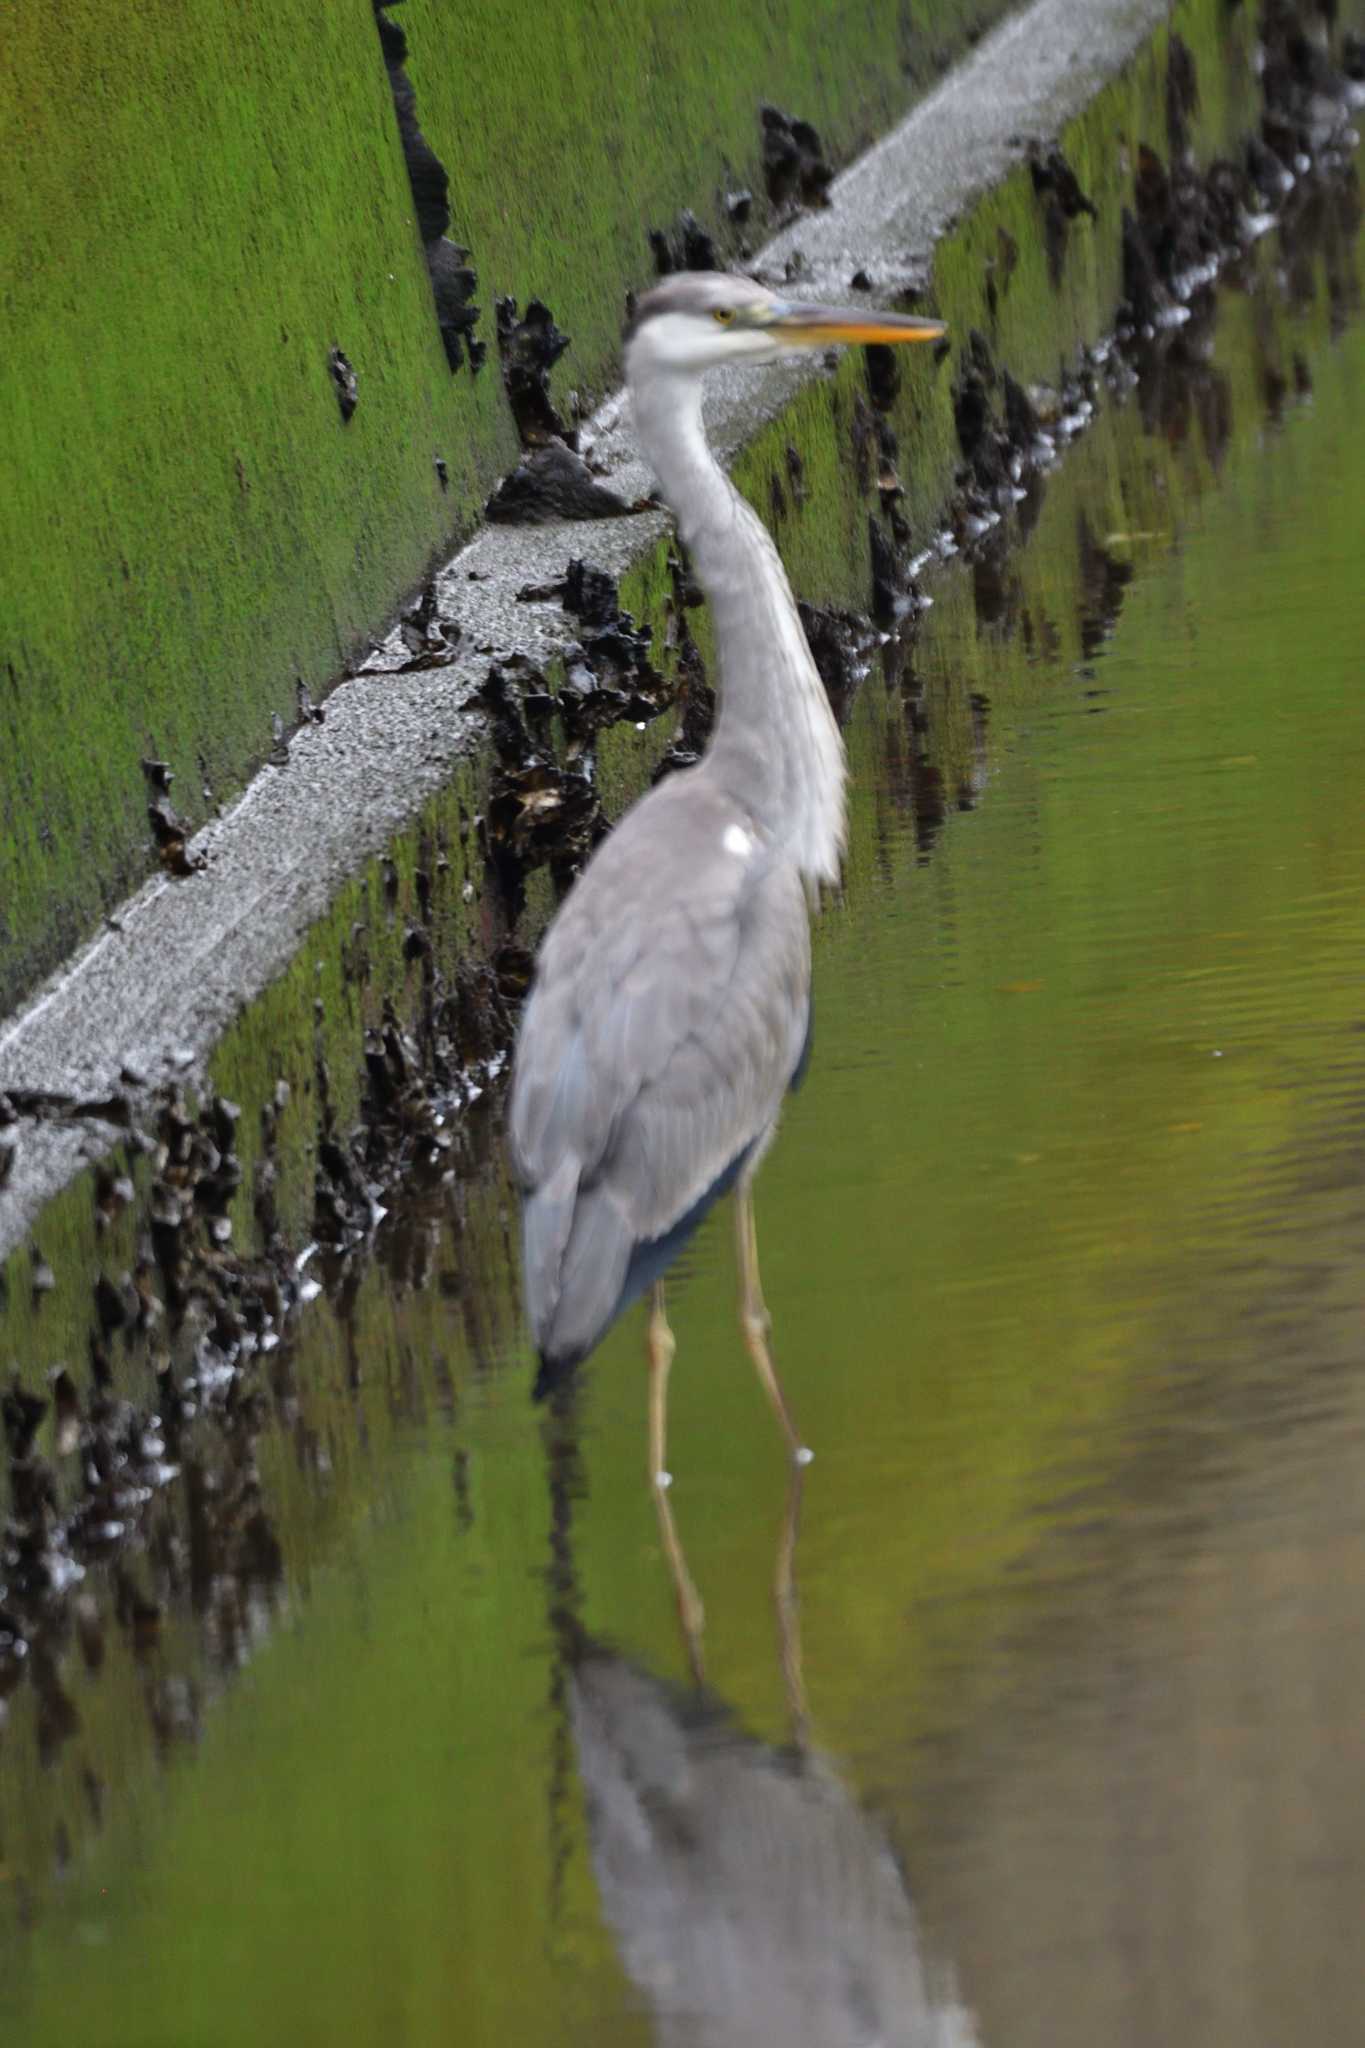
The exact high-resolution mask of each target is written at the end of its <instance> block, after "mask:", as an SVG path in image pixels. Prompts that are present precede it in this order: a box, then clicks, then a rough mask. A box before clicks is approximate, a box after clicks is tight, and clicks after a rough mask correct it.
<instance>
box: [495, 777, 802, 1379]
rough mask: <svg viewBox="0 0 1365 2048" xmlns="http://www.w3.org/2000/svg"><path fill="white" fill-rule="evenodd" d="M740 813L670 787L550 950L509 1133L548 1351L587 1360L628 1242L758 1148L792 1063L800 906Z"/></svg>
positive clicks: (619, 844) (689, 788)
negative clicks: (742, 822) (755, 1145)
mask: <svg viewBox="0 0 1365 2048" xmlns="http://www.w3.org/2000/svg"><path fill="white" fill-rule="evenodd" d="M736 820H737V812H736V810H735V807H734V805H733V803H732V801H731V800H729V799H727V798H725V797H724V796H722V795H721V794H720V793H719V792H716V791H713V790H711V789H710V788H709V786H708V785H707V784H706V782H705V780H704V778H703V777H702V776H689V777H686V778H684V777H681V776H679V777H675V778H674V779H673V780H672V781H670V782H669V783H666V784H665V785H664V786H663V787H662V788H661V789H659V790H657V791H656V792H655V793H654V794H653V795H652V796H651V797H650V798H648V799H647V800H646V801H645V803H643V804H641V805H639V806H637V808H636V809H635V810H634V811H633V812H631V813H630V814H629V815H628V816H627V818H626V819H624V820H623V821H622V824H621V825H620V826H619V827H618V828H617V831H616V832H615V833H614V834H613V835H612V837H611V838H610V839H609V840H608V841H607V842H606V843H605V845H604V846H603V847H602V848H601V849H600V851H599V853H598V854H597V856H596V858H595V859H594V860H593V862H592V863H591V865H590V866H589V867H588V868H587V870H586V871H585V872H584V874H583V876H582V877H581V879H580V881H579V882H578V884H577V885H576V887H575V889H574V890H573V891H572V893H571V895H570V896H569V898H568V900H567V901H566V903H565V905H564V907H563V909H562V911H561V912H560V915H559V916H558V918H557V919H556V920H555V923H554V925H553V927H552V929H551V931H550V933H549V935H548V938H547V940H546V943H545V946H544V949H543V951H542V955H541V960H540V965H539V968H538V971H537V977H536V982H535V985H534V988H533V990H532V993H531V996H530V999H529V1001H528V1004H527V1009H526V1014H525V1017H524V1019H523V1023H522V1030H521V1036H520V1040H519V1043H518V1047H517V1055H516V1062H515V1068H514V1076H513V1087H512V1100H511V1111H510V1136H511V1147H512V1156H513V1163H514V1165H515V1167H516V1171H517V1174H518V1177H519V1179H520V1181H521V1183H522V1186H523V1189H524V1191H525V1197H526V1199H525V1205H524V1234H525V1284H526V1297H527V1305H528V1310H529V1313H530V1319H531V1325H532V1329H533V1331H534V1334H535V1337H536V1341H537V1344H538V1346H539V1348H540V1349H541V1351H542V1353H543V1354H545V1355H546V1356H547V1357H551V1358H561V1357H570V1356H576V1355H581V1353H582V1352H583V1351H584V1350H586V1349H588V1348H590V1347H591V1345H592V1344H593V1343H594V1342H595V1341H596V1339H597V1337H598V1336H599V1335H600V1334H601V1331H602V1330H603V1329H604V1328H605V1326H606V1324H607V1323H608V1322H609V1321H610V1319H611V1317H612V1315H613V1314H614V1313H615V1309H616V1306H617V1303H618V1301H619V1299H620V1294H621V1289H622V1285H623V1282H624V1279H625V1273H626V1269H627V1266H628V1264H629V1261H630V1256H631V1253H632V1251H633V1250H634V1248H635V1246H636V1245H638V1244H640V1243H643V1242H648V1241H652V1240H655V1239H657V1238H659V1237H662V1236H664V1235H665V1234H666V1233H667V1232H668V1231H669V1230H670V1229H671V1228H672V1227H673V1226H674V1225H675V1224H676V1223H677V1222H678V1221H679V1220H680V1219H681V1218H683V1217H684V1216H686V1215H687V1213H688V1211H689V1210H690V1209H691V1208H692V1207H693V1206H694V1205H695V1204H696V1203H697V1202H698V1201H699V1200H700V1199H701V1197H702V1196H703V1195H705V1193H706V1192H707V1190H708V1189H709V1188H710V1187H711V1186H712V1185H713V1184H714V1183H715V1182H716V1180H717V1179H718V1178H719V1177H720V1176H721V1175H722V1174H723V1173H724V1172H725V1170H726V1169H727V1167H729V1166H730V1165H731V1164H732V1163H733V1161H734V1160H735V1159H736V1158H737V1157H738V1156H739V1155H740V1154H742V1153H743V1152H744V1151H745V1150H746V1149H747V1148H748V1147H749V1146H750V1145H751V1144H752V1143H753V1142H754V1141H755V1139H757V1138H758V1137H760V1136H761V1135H762V1133H763V1132H764V1131H765V1130H766V1129H767V1128H768V1126H769V1124H770V1123H771V1122H772V1120H773V1118H774V1117H775V1116H776V1114H777V1110H778V1107H779V1105H780V1103H781V1100H782V1095H783V1092H784V1090H785V1088H786V1086H787V1083H788V1082H789V1080H790V1078H791V1075H792V1072H793V1070H794V1068H795V1065H796V1062H797V1060H798V1058H799V1056H800V1050H801V1046H802V1043H803V1041H804V1036H805V1029H806V1020H807V1013H808V1008H809V978H810V939H809V929H808V924H807V915H806V906H805V899H804V895H803V892H802V889H801V885H800V881H799V878H798V877H797V875H796V873H795V871H794V869H792V868H790V867H789V866H787V865H785V864H775V863H773V862H772V861H771V860H770V859H769V858H768V857H767V856H766V855H765V853H764V851H763V850H762V849H761V848H760V847H759V846H758V843H757V841H756V839H755V838H754V837H753V836H752V835H751V834H749V833H747V832H745V831H744V830H743V828H741V827H739V826H738V825H737V823H736ZM736 849H740V850H738V851H737V850H736Z"/></svg>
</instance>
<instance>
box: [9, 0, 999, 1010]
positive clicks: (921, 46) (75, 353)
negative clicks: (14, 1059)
mask: <svg viewBox="0 0 1365 2048" xmlns="http://www.w3.org/2000/svg"><path fill="white" fill-rule="evenodd" d="M1001 11H1003V0H919V4H917V5H915V6H913V7H911V6H907V5H904V4H902V0H765V4H763V5H761V6H758V5H753V6H749V5H746V6H741V7H735V6H733V5H732V4H729V0H689V4H688V5H687V6H685V7H683V8H665V7H662V6H659V5H658V4H657V0H603V4H598V5H594V6H588V5H587V4H586V0H463V4H460V5H458V6H457V5H455V4H454V0H408V4H407V5H406V6H404V7H403V8H402V9H401V12H399V13H397V14H395V16H394V18H395V19H396V20H398V21H400V22H401V24H402V26H403V28H404V31H405V33H406V35H407V37H408V39H409V42H410V45H411V60H410V65H409V69H410V73H411V77H412V80H413V84H414V86H415V88H416V92H417V96H418V109H419V115H420V118H421V120H422V123H423V126H424V129H425V132H426V134H427V136H428V137H429V139H430V141H431V143H432V145H433V147H434V148H435V149H436V151H437V152H438V153H439V155H440V156H441V158H442V159H443V161H444V163H445V164H446V166H447V168H448V171H449V173H450V181H451V209H452V225H451V233H452V235H453V236H455V237H457V238H458V239H459V240H461V241H463V242H466V243H468V244H469V246H470V248H471V250H472V252H473V262H474V264H475V265H476V267H477V269H478V272H479V292H478V297H479V299H480V301H481V303H482V304H483V306H484V307H485V309H486V312H485V317H484V320H483V322H482V324H481V332H482V333H483V335H484V336H485V337H486V338H488V339H489V340H490V341H491V334H492V320H491V317H490V315H491V306H492V301H493V298H494V295H495V294H501V293H512V294H515V295H516V296H517V297H518V298H519V299H521V300H522V301H524V300H525V299H526V298H527V297H529V296H532V295H535V294H539V295H541V296H543V297H544V298H546V299H548V301H549V302H550V304H551V305H552V306H553V308H554V310H555V312H556V314H557V315H558V317H559V319H560V322H561V324H562V325H563V326H565V327H566V328H567V329H568V331H569V332H570V334H571V335H572V336H573V337H574V343H575V346H574V348H573V349H572V350H571V352H570V354H569V355H568V356H567V357H566V359H565V361H564V363H563V364H562V365H561V368H560V370H559V371H558V372H557V373H556V383H557V387H558V388H559V390H560V391H561V392H567V391H568V390H569V389H570V388H578V389H579V390H580V391H582V392H584V393H585V394H591V393H595V392H600V391H601V390H602V389H603V388H604V387H605V386H606V385H607V384H608V383H609V381H610V380H611V377H612V374H613V363H614V350H615V344H616V334H617V330H618V326H619V319H620V308H621V300H622V295H623V292H624V289H625V287H626V285H627V284H628V283H631V282H639V281H640V280H641V279H642V278H644V277H645V276H646V275H647V274H648V272H649V268H650V259H649V254H648V248H647V243H646V230H647V228H648V227H649V226H651V225H666V224H667V223H668V222H669V220H670V219H671V217H672V216H673V215H674V214H675V213H676V211H677V209H678V208H679V207H680V206H682V205H690V206H691V207H692V208H693V209H694V210H695V211H696V212H697V213H698V214H699V215H700V216H701V217H702V219H703V220H707V221H710V222H712V223H714V222H715V221H716V220H717V219H718V218H719V217H720V211H719V207H718V194H719V191H720V188H721V186H722V184H723V183H724V182H725V180H726V178H727V175H728V176H729V177H731V178H732V179H733V181H734V182H737V183H740V184H744V185H748V186H750V187H752V188H753V190H754V192H755V194H756V195H757V204H756V206H755V210H754V217H753V221H752V223H751V229H750V231H751V232H752V233H753V234H754V235H755V236H756V237H757V236H759V235H761V232H762V228H763V225H764V220H765V215H766V207H765V204H764V201H763V186H762V180H761V174H760V162H759V125H758V119H757V109H758V105H759V102H760V101H761V100H763V99H770V100H773V101H776V102H778V103H779V104H781V105H784V106H787V107H789V108H791V109H792V110H793V111H795V112H797V113H799V114H801V115H804V116H805V117H806V118H808V119H810V120H812V121H814V122H815V123H816V124H817V125H818V126H819V127H820V128H821V131H822V133H823V136H824V139H825V143H826V148H827V152H828V153H829V154H830V156H831V157H832V158H833V159H834V160H836V161H839V160H843V159H845V158H847V157H848V156H849V155H850V154H851V153H853V152H854V151H855V150H856V149H857V148H858V147H859V146H860V145H861V144H863V143H864V142H866V141H867V140H868V139H869V138H870V137H871V135H872V134H873V133H875V132H876V130H877V129H878V128H879V127H881V126H883V125H885V123H886V122H887V121H888V120H889V119H891V118H892V117H894V116H895V115H897V114H899V113H900V112H901V111H902V109H903V108H904V106H905V105H906V104H908V102H909V101H910V99H911V98H912V97H913V96H914V94H915V92H916V91H917V90H919V89H921V88H922V87H923V86H924V85H926V84H927V83H929V82H930V81H931V80H932V78H933V77H934V76H935V75H936V73H937V72H938V71H939V70H940V69H941V68H942V67H943V65H944V64H945V63H946V62H948V61H949V60H950V59H951V57H952V56H953V55H955V54H956V53H957V52H958V51H959V50H960V49H961V48H962V47H963V44H964V42H965V40H966V38H967V36H968V34H969V33H972V32H974V31H975V30H976V29H977V28H979V27H980V26H981V25H982V24H983V23H984V22H985V21H987V20H988V19H989V18H990V17H992V16H993V15H995V14H998V13H1000V12H1001ZM5 46H6V47H5V63H4V67H3V71H2V72H0V122H3V133H4V139H5V147H4V150H3V153H0V279H3V289H2V291H0V422H3V425H2V426H0V436H2V437H3V439H0V1008H7V1007H9V1006H10V1005H11V1004H12V1003H13V1002H14V1001H15V1000H16V999H18V998H19V997H20V995H21V994H22V993H23V992H24V991H25V990H26V989H27V988H28V987H30V986H31V985H32V984H33V982H34V981H35V979H36V978H37V977H38V975H39V974H41V973H42V972H43V971H44V970H46V969H48V968H50V967H51V966H53V965H54V964H55V963H56V962H57V961H58V960H60V959H61V957H62V956H63V955H64V954H65V953H66V952H67V951H68V950H69V949H70V948H71V946H72V945H73V944H75V943H76V942H77V941H79V940H80V939H81V938H82V937H83V936H84V935H85V934H86V933H88V932H89V931H90V930H91V929H92V928H93V927H94V926H95V924H96V923H97V921H98V918H99V916H100V914H101V912H102V911H104V910H107V909H108V908H109V907H110V906H111V905H112V903H113V902H114V901H115V900H116V899H117V898H118V897H119V895H120V894H122V893H123V892H124V891H126V889H127V888H128V887H129V886H130V885H132V884H134V883H135V882H136V881H137V880H138V878H139V877H140V876H141V875H142V874H144V873H145V872H147V870H148V868H149V866H150V863H151V852H150V848H149V844H148V839H147V822H146V811H145V804H146V792H145V790H144V787H143V781H142V776H141V773H140V769H139V761H140V759H141V757H143V756H144V755H147V754H154V755H157V756H160V757H162V758H164V759H166V760H168V761H169V762H170V763H171V765H172V767H173V768H174V770H175V773H176V777H177V780H176V783H175V787H174V791H173V797H174V801H175V802H176V804H177V806H178V808H179V809H180V810H181V811H182V812H183V813H185V814H186V815H187V816H188V817H189V818H190V820H191V821H193V822H197V821H199V820H200V819H202V818H203V817H204V816H205V815H206V813H207V812H208V810H209V809H210V808H211V805H212V804H213V803H214V802H216V801H221V800H223V799H224V798H226V797H228V796H230V795H231V794H232V793H233V792H234V791H235V790H236V789H237V788H239V787H240V785H241V783H242V782H243V780H244V778H245V777H246V776H247V775H248V774H249V773H250V772H251V770H252V769H253V768H254V767H255V766H257V765H258V764H259V762H260V761H261V760H262V759H263V758H264V757H265V756H266V754H267V753H268V752H269V749H270V746H271V743H272V731H271V721H272V716H275V715H279V716H281V717H283V718H284V719H285V721H286V722H289V721H290V720H292V718H293V717H294V715H295V708H296V693H295V679H296V678H301V679H302V680H303V681H304V682H305V683H306V684H307V686H308V687H309V689H310V690H311V691H312V692H313V693H314V694H317V693H318V692H320V691H321V690H322V689H324V688H325V687H326V685H327V684H328V682H329V681H331V680H333V679H334V678H335V677H336V676H337V674H338V673H339V672H341V670H342V669H343V668H344V665H345V663H346V661H347V659H348V657H349V655H350V654H351V652H352V651H353V650H354V649H355V648H356V647H357V645H358V644H359V643H360V642H361V641H362V640H363V639H364V637H365V635H366V633H367V632H368V631H369V630H370V629H372V628H373V627H375V626H376V625H377V624H378V623H379V622H380V621H381V620H382V619H383V618H384V616H385V615H386V614H387V613H389V612H391V611H392V609H393V607H394V606H395V604H396V603H397V602H398V601H399V599H400V598H401V596H402V595H403V593H404V592H405V591H407V590H408V589H410V588H411V587H412V585H413V584H414V583H415V582H416V581H417V580H418V579H419V578H420V576H421V575H422V573H423V571H424V569H425V567H426V566H427V564H428V563H429V561H430V560H431V559H432V558H433V556H435V555H436V554H438V553H439V552H440V551H441V550H443V549H444V548H446V547H448V546H449V545H450V544H451V543H452V542H453V541H454V540H455V539H456V537H457V536H458V535H459V533H460V532H461V531H462V530H463V529H465V528H467V527H468V526H469V524H470V523H471V522H472V521H473V519H474V518H475V517H476V516H477V511H478V508H479V506H480V505H481V503H482V501H483V498H484V496H485V495H486V493H487V490H488V488H489V485H490V484H491V482H492V480H493V479H494V477H495V476H496V475H497V474H498V473H499V472H500V470H501V469H502V468H504V467H505V466H506V465H507V463H508V461H509V460H510V458H511V456H512V454H513V451H514V446H515V434H514V431H513V428H512V423H511V420H510V416H509V415H508V412H507V408H506V405H505V402H504V399H503V395H502V392H501V388H500V384H499V379H498V373H497V366H496V358H495V352H494V351H492V350H490V357H489V361H488V363H487V365H486V366H485V368H484V369H483V371H482V372H481V373H480V374H479V376H478V377H477V378H474V377H472V376H471V374H470V371H469V369H468V368H467V367H466V368H464V369H462V370H460V371H459V372H458V373H457V374H454V375H452V374H451V372H450V369H449V367H448V365H447V362H446V357H445V352H444V350H443V347H442V344H441V340H440V336H439V333H438V330H437V326H436V320H435V316H434V312H433V306H432V300H431V294H430V290H429V286H428V279H427V274H426V268H425V263H424V259H423V253H422V246H421V241H420V238H419V234H418V230H417V226H416V223H415V220H414V207H413V203H412V197H411V193H410V190H409V186H408V181H407V175H406V171H405V167H404V163H403V157H402V152H401V149H400V144H399V136H398V129H397V124H396V120H395V115H394V109H393V104H392V97H391V94H390V89H389V83H388V78H387V75H386V72H385V69H384V65H383V62H382V58H381V53H380V49H379V40H378V37H377V35H376V31H375V24H374V20H373V15H372V11H371V6H370V0H325V4H324V0H234V4H233V5H231V6H228V5H226V4H222V0H220V4H219V5H217V6H215V5H213V4H211V0H208V4H206V0H130V4H125V5H122V6H119V7H112V6H110V5H109V4H108V0H63V4H62V5H61V6H60V7H53V6H51V5H50V4H48V0H17V4H16V5H14V6H13V7H12V8H11V9H10V10H8V12H7V18H6V24H5ZM334 346H340V347H341V348H342V349H343V350H344V351H345V353H346V355H347V356H348V357H349V359H350V361H351V362H352V364H353V365H354V366H355V369H356V372H357V374H358V378H359V406H358V409H357V410H356V412H355V414H354V417H353V418H352V419H351V420H350V421H349V423H343V420H342V417H341V412H340V410H339V407H338V404H337V396H336V392H335V389H334V386H333V383H332V380H331V376H330V374H329V369H328V355H329V351H330V350H331V349H332V348H333V347H334ZM438 455H439V456H440V457H441V458H442V460H443V461H444V463H445V464H446V467H447V473H448V487H444V488H443V485H442V483H441V481H440V479H439V478H438V474H437V469H436V458H437V456H438Z"/></svg>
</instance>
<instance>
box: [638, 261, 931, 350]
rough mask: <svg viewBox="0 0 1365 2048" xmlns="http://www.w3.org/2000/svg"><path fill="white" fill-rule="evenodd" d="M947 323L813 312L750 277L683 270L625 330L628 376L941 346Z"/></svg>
mask: <svg viewBox="0 0 1365 2048" xmlns="http://www.w3.org/2000/svg"><path fill="white" fill-rule="evenodd" d="M946 332H947V329H946V328H945V327H944V326H943V324H942V322H941V321H938V320H925V319H922V318H921V317H920V315H919V314H917V313H911V314H906V313H879V312H877V311H875V310H874V309H873V308H870V307H866V308H864V307H855V308H851V309H846V308H843V307H838V306H812V305H806V304H803V303H802V301H801V300H799V299H789V298H787V297H786V296H785V294H783V293H781V292H775V291H769V289H768V288H767V286H766V285H761V284H756V283H755V282H754V280H753V279H752V278H749V277H729V276H726V275H724V274H723V273H722V272H720V271H714V270H683V271H679V272H677V274H676V275H675V276H673V277H666V278H665V279H664V281H663V283H662V284H658V285H655V287H654V289H653V290H652V291H648V292H644V293H642V294H641V296H640V298H639V299H638V300H637V301H636V305H635V311H634V313H633V315H632V317H631V320H630V323H629V325H628V326H627V328H626V363H627V369H628V370H629V371H630V372H631V373H632V374H634V375H639V374H640V372H642V371H646V372H647V371H648V370H650V369H654V370H664V371H667V370H672V371H681V372H683V373H684V374H688V373H691V374H692V375H694V376H695V375H700V374H701V372H702V371H703V370H710V369H713V368H715V367H716V366H717V365H718V364H721V363H771V362H775V361H776V359H777V358H778V357H779V356H786V355H799V354H800V353H802V352H803V351H805V350H809V349H823V348H830V347H833V346H837V345H839V344H847V343H850V342H872V341H877V342H890V343H895V342H906V341H937V340H938V339H939V337H940V336H941V335H943V334H945V333H946Z"/></svg>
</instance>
